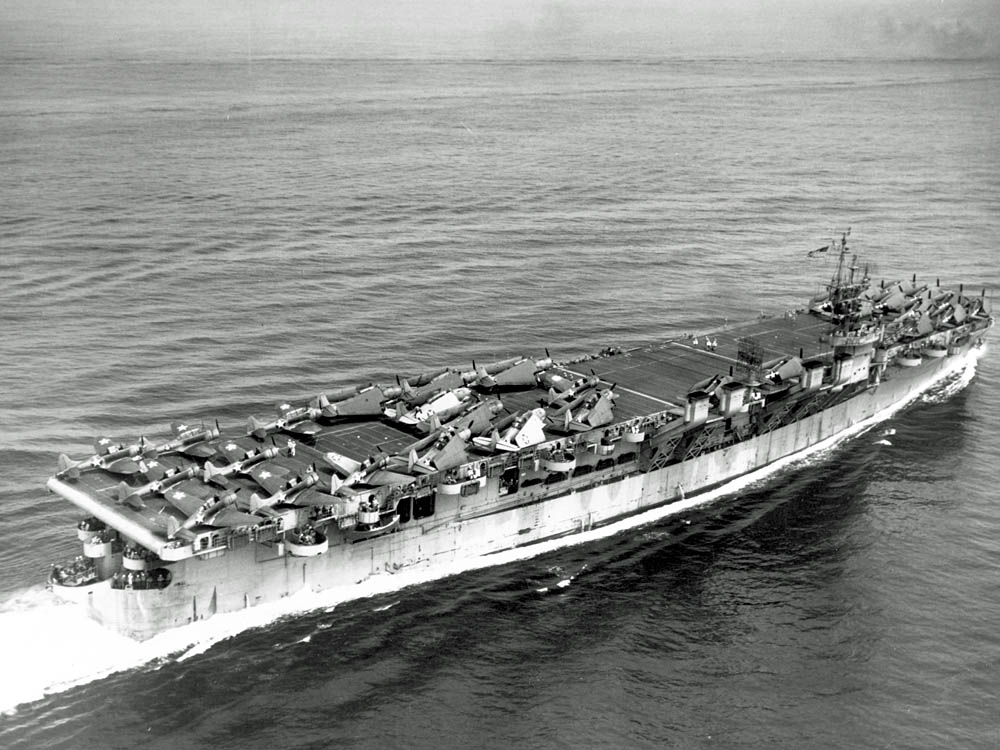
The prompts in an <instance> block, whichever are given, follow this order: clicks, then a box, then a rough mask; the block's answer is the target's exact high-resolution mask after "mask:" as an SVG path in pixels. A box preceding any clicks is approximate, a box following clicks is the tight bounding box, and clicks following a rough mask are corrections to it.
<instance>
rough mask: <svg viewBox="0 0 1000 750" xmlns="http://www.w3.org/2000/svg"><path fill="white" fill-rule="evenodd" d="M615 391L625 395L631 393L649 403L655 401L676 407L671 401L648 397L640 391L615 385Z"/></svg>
mask: <svg viewBox="0 0 1000 750" xmlns="http://www.w3.org/2000/svg"><path fill="white" fill-rule="evenodd" d="M615 390H616V391H625V393H631V394H632V395H634V396H640V397H642V398H648V399H649V400H650V401H656V402H657V403H659V404H665V405H666V406H677V404H675V403H673V402H672V401H664V400H663V399H662V398H657V397H656V396H650V395H649V394H647V393H642V392H641V391H633V390H632V389H631V388H626V387H625V386H623V385H616V386H615Z"/></svg>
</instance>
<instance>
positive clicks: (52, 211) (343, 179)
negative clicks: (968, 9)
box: [0, 57, 1000, 749]
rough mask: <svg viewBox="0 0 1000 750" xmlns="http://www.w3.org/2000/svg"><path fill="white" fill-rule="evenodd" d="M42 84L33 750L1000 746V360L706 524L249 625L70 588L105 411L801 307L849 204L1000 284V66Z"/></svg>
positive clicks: (436, 69)
mask: <svg viewBox="0 0 1000 750" xmlns="http://www.w3.org/2000/svg"><path fill="white" fill-rule="evenodd" d="M0 94H2V99H3V101H4V107H3V111H2V112H0V383H2V386H0V529H3V532H4V533H3V544H2V545H0V637H2V639H3V642H4V651H5V657H4V658H5V667H6V669H5V673H4V676H3V678H2V682H3V686H2V688H0V690H2V695H0V704H2V705H0V708H2V709H5V710H6V713H5V714H4V715H3V716H0V745H2V746H3V747H7V748H36V747H45V748H80V747H116V748H117V747H121V748H130V747H137V746H141V747H149V748H167V747H171V748H174V747H184V748H202V747H204V748H209V747H211V748H219V749H222V748H258V747H260V748H263V747H302V748H312V747H316V748H319V747H330V746H334V745H338V746H344V747H373V748H374V747H378V748H384V747H408V748H438V747H442V746H447V747H511V746H514V747H526V746H531V747H537V748H550V747H551V748H566V747H574V748H576V747H650V748H652V747H657V748H659V747H665V746H666V747H682V748H701V747H705V748H736V747H781V748H801V747H906V748H918V747H920V748H940V747H946V746H952V747H969V748H972V747H976V748H978V747H997V746H998V745H1000V723H998V720H997V709H996V696H997V694H998V692H1000V635H998V633H997V628H996V624H997V622H998V621H1000V588H998V570H1000V541H998V540H1000V520H998V513H997V510H996V507H997V497H996V487H997V479H998V473H1000V472H998V469H997V465H998V463H997V462H998V460H1000V437H998V431H997V424H998V418H1000V383H998V375H1000V361H998V358H997V355H996V354H995V353H994V352H995V351H996V348H995V347H994V350H993V351H989V350H988V351H987V353H986V354H985V355H984V357H983V358H982V359H981V360H980V362H979V367H978V370H977V372H976V374H975V377H974V378H972V379H971V382H969V381H968V380H963V381H962V382H960V383H958V384H953V385H952V386H950V387H945V388H942V389H939V390H938V391H936V392H935V393H933V394H930V395H929V396H928V397H927V398H925V399H923V400H921V401H920V402H918V403H917V404H916V405H914V406H913V407H912V408H911V409H909V410H907V411H905V412H903V413H901V414H899V415H897V416H896V417H895V418H893V419H892V420H891V421H890V422H889V423H886V424H885V425H883V426H880V427H879V428H877V429H876V430H874V431H872V432H869V433H866V434H864V435H862V436H860V437H858V438H856V439H855V440H853V441H851V442H849V443H846V444H844V445H842V446H840V447H839V448H838V449H836V450H834V451H832V452H829V453H827V454H824V455H821V456H814V457H812V458H810V459H809V460H808V461H806V462H804V463H802V464H800V465H797V466H795V467H791V468H788V469H784V470H782V471H781V472H779V473H778V474H777V475H775V476H773V477H772V478H771V479H770V480H769V481H767V482H764V483H760V484H756V485H752V486H749V487H745V488H742V489H740V490H739V491H738V492H735V493H733V494H731V495H728V496H725V497H723V498H721V499H719V500H717V501H716V502H714V503H712V504H710V505H708V506H705V507H702V508H700V509H698V510H697V511H696V512H691V513H687V514H685V516H684V517H683V518H668V519H665V520H664V521H662V522H660V523H658V524H654V525H651V526H646V527H642V528H638V529H634V530H632V531H629V532H625V533H622V534H618V535H615V536H611V537H609V538H605V539H602V540H597V541H593V542H590V543H588V544H584V545H580V546H572V547H566V548H563V549H560V550H556V551H552V552H549V553H546V554H545V555H543V556H541V557H537V558H533V559H528V560H520V561H516V562H510V563H508V564H505V565H501V566H499V567H491V568H486V569H481V570H474V571H467V572H464V573H460V574H458V575H455V576H452V577H449V578H446V579H444V580H439V581H436V582H429V583H424V584H423V585H419V586H414V587H408V588H404V589H402V590H400V591H396V592H387V593H377V594H374V595H373V596H371V597H369V598H364V599H360V600H355V601H352V602H346V603H341V604H338V605H337V606H335V607H334V606H326V607H319V608H318V609H313V610H311V611H308V612H306V613H304V614H300V615H297V616H287V617H282V618H278V619H276V620H274V621H272V622H266V621H262V622H255V623H245V624H244V625H243V626H242V627H237V628H236V629H235V630H234V631H233V634H231V637H228V638H226V639H223V640H217V639H216V642H214V643H211V641H199V639H200V638H202V636H200V635H198V634H194V635H191V636H190V637H189V638H187V639H186V640H185V638H186V636H181V637H180V638H179V639H175V640H173V641H169V642H167V643H160V644H158V645H153V646H150V645H149V644H144V645H143V646H142V647H138V646H136V645H135V644H131V643H130V642H127V641H124V640H123V639H120V638H117V637H115V636H111V635H109V634H106V633H104V632H103V631H101V630H100V629H99V628H97V627H96V626H94V625H91V624H90V623H88V622H86V621H84V620H83V619H82V618H80V616H79V614H78V613H77V612H76V611H75V610H74V609H73V608H72V607H69V606H66V605H57V604H56V603H55V602H54V601H53V600H51V599H50V598H49V595H48V594H47V593H46V592H45V591H44V587H43V581H44V578H45V576H46V574H47V571H48V567H49V565H50V564H51V563H52V562H53V561H55V560H58V559H62V558H65V557H68V556H71V555H73V554H76V550H77V542H76V539H75V533H74V524H75V521H76V519H77V517H78V513H77V512H76V511H75V510H74V508H73V507H72V506H70V505H69V504H68V503H66V502H63V501H60V500H59V499H57V498H55V497H54V496H52V495H49V494H47V493H46V492H45V490H44V482H45V480H46V478H47V477H48V476H50V475H51V474H52V473H54V471H55V469H56V457H57V455H58V454H59V453H62V452H65V453H68V454H70V455H76V456H80V455H84V454H86V453H87V451H88V450H89V448H90V445H91V441H92V439H93V438H94V437H95V436H97V435H105V434H107V435H112V436H119V435H120V436H136V435H139V434H154V433H159V432H162V431H163V430H165V429H166V426H167V425H168V424H169V423H170V421H172V420H174V419H181V418H183V419H188V420H190V419H204V420H206V421H210V420H212V419H215V418H218V419H220V420H221V421H222V422H223V423H228V424H240V423H242V421H243V420H245V418H246V417H247V416H248V415H249V414H257V415H265V414H267V413H269V412H270V410H271V409H272V406H273V404H274V403H276V402H277V401H278V400H279V399H289V398H290V399H300V400H306V399H308V398H310V397H312V396H313V395H315V394H316V393H317V392H320V391H323V390H327V389H330V388H333V387H336V386H338V385H344V384H351V383H357V382H367V381H369V380H379V379H382V380H386V379H391V378H392V377H393V376H394V374H395V373H407V372H413V371H417V370H420V369H423V368H425V367H427V366H433V365H436V364H448V365H465V364H467V363H468V362H469V361H470V360H471V359H472V358H477V359H487V358H491V357H494V356H496V357H502V356H507V355H513V354H519V353H528V354H540V353H541V352H542V351H543V349H544V348H545V347H548V348H549V349H550V350H551V352H552V354H553V356H554V357H556V358H557V359H569V358H571V357H574V356H578V355H581V354H585V353H589V352H593V351H597V350H598V349H600V348H603V347H605V346H608V345H621V346H629V345H635V344H639V343H642V342H646V341H651V340H655V339H657V338H661V337H664V336H667V335H674V334H678V333H682V332H687V331H692V332H694V331H698V330H704V329H707V328H710V327H715V326H718V325H720V324H722V323H723V322H724V321H725V320H727V319H728V320H736V319H740V318H745V317H752V316H754V315H758V314H760V312H761V311H766V312H771V313H778V312H780V311H782V310H784V309H789V308H793V307H798V306H801V305H802V304H803V302H804V300H805V299H807V298H808V297H809V296H811V295H812V294H814V293H815V292H816V291H817V289H818V288H819V285H820V284H821V283H822V282H823V281H824V280H825V279H826V277H827V274H828V273H829V270H830V269H829V267H828V266H827V265H825V263H824V262H823V261H822V260H819V259H817V260H810V259H808V258H807V257H806V253H807V251H809V250H811V249H813V248H815V247H817V246H819V245H823V244H826V242H827V241H828V240H829V238H830V236H831V234H832V233H833V232H839V231H841V230H843V229H846V228H847V227H848V226H850V227H852V228H853V230H852V234H851V239H852V241H853V244H854V246H855V249H857V250H858V251H859V252H860V253H862V254H863V255H864V256H865V258H867V259H868V260H870V261H872V262H873V263H875V264H876V265H877V267H878V269H879V277H885V278H893V279H894V278H902V277H909V276H910V275H911V274H913V273H916V274H917V275H918V277H920V278H922V279H924V280H925V281H933V280H934V279H936V278H938V277H940V278H941V281H942V283H948V284H953V285H958V284H959V283H965V284H966V288H967V290H968V289H969V288H972V289H975V290H976V291H977V293H978V291H979V290H980V289H985V293H986V294H987V295H991V294H994V293H995V290H996V289H997V288H998V286H1000V272H998V265H997V248H996V243H997V238H998V237H1000V157H998V154H1000V132H998V125H997V113H998V112H1000V66H998V64H997V63H996V62H975V61H967V62H949V61H913V60H899V61H891V60H890V61H863V60H853V61H800V62H795V61H782V62H780V63H778V62H774V61H770V60H765V59H719V60H686V59H664V60H659V59H645V60H627V59H618V60H604V61H602V60H531V61H511V62H501V61H490V60H486V61H440V62H434V61H405V60H397V61H378V60H368V61H352V60H283V59H272V60H254V61H253V62H252V64H249V63H248V62H247V61H241V62H238V63H220V62H205V61H203V62H199V61H197V60H196V61H191V62H184V63H181V62H139V61H127V60H116V59H105V58H101V57H92V58H86V59H79V60H74V59H69V60H66V59H64V60H62V61H61V62H52V61H49V60H46V59H44V58H32V57H24V58H16V59H5V60H3V75H2V77H0ZM887 430H894V431H895V432H894V433H893V434H891V435H887V434H884V433H885V432H886V431H887ZM570 576H573V579H572V583H571V584H570V585H569V586H566V587H565V588H560V589H557V590H555V591H552V590H551V584H552V583H553V582H554V581H558V580H565V579H568V578H569V577H570ZM546 587H550V591H549V592H546V593H542V592H540V591H539V589H543V588H546ZM251 625H252V627H251ZM199 642H202V643H203V645H202V646H201V647H199V646H198V644H199ZM192 645H193V646H194V648H191V647H192Z"/></svg>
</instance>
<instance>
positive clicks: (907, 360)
mask: <svg viewBox="0 0 1000 750" xmlns="http://www.w3.org/2000/svg"><path fill="white" fill-rule="evenodd" d="M923 361H924V360H923V357H921V356H920V352H918V351H914V350H913V349H908V350H906V351H905V352H903V353H902V354H900V355H899V356H898V357H897V358H896V364H898V365H899V366H901V367H919V366H920V363H921V362H923Z"/></svg>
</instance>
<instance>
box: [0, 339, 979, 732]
mask: <svg viewBox="0 0 1000 750" xmlns="http://www.w3.org/2000/svg"><path fill="white" fill-rule="evenodd" d="M975 364H976V360H975V358H974V357H973V358H970V359H969V360H968V365H967V366H966V367H961V368H958V369H956V371H955V372H953V373H951V374H950V375H948V376H946V377H944V378H942V379H941V380H939V381H938V383H937V384H935V385H934V386H932V387H931V388H930V389H928V390H927V391H926V392H925V393H924V394H922V395H918V396H917V397H920V398H923V399H924V400H925V401H933V402H939V401H943V400H946V399H947V398H950V397H951V396H953V395H954V394H955V393H957V392H958V391H960V390H962V388H964V387H965V386H966V385H968V384H969V382H970V381H971V380H972V377H973V375H974V373H975ZM904 405H905V404H898V405H896V406H894V407H893V408H891V409H888V410H886V411H884V412H882V413H880V414H877V415H875V416H874V417H872V418H870V419H868V420H865V421H864V422H859V423H858V424H856V425H854V426H853V427H852V428H851V429H850V430H848V431H846V432H844V433H841V434H840V435H837V436H835V437H833V438H830V439H828V440H825V441H823V442H821V443H817V444H816V445H813V446H811V447H810V448H808V449H806V450H804V451H801V452H799V453H797V454H795V455H793V456H789V457H788V458H785V459H782V460H780V461H777V462H776V463H774V464H771V465H769V466H767V467H765V468H762V469H759V470H757V471H755V472H752V473H750V474H747V475H744V476H742V477H739V478H737V479H735V480H733V481H732V482H729V483H727V484H725V485H723V486H722V487H719V488H717V489H715V490H712V491H711V492H706V493H702V494H698V495H695V496H694V497H690V498H682V499H680V500H678V501H676V502H674V503H671V504H669V505H666V506H663V507H660V508H654V509H652V510H648V511H646V512H644V513H641V514H639V515H636V516H632V517H630V518H627V519H624V520H622V521H619V522H617V523H614V524H610V525H608V526H602V527H600V528H597V529H592V530H590V531H586V532H581V533H579V534H574V535H572V536H568V537H563V538H560V539H554V540H551V541H549V542H543V543H539V544H535V545H531V546H529V547H521V548H517V549H512V550H507V551H505V552H500V553H497V554H493V555H488V556H483V557H473V558H469V559H465V560H461V561H456V562H454V563H450V564H443V565H442V564H438V565H434V566H432V567H430V566H429V567H423V568H412V569H404V570H401V571H397V572H394V573H389V572H382V573H379V574H376V575H374V576H372V577H371V578H369V579H368V580H366V581H363V582H361V583H359V584H357V585H355V586H352V587H349V588H339V589H329V590H326V591H322V592H312V591H303V592H300V593H298V594H295V595H293V596H289V597H286V598H284V599H281V600H280V601H278V602H274V603H272V604H264V605H260V606H257V607H253V608H250V609H246V610H242V611H240V612H233V613H227V614H221V615H215V616H214V617H212V618H211V619H208V620H203V621H201V622H197V623H193V624H191V625H187V626H184V627H181V628H175V629H173V630H170V631H167V632H165V633H161V634H160V635H158V636H156V637H154V638H152V639H150V640H148V641H144V642H141V643H140V642H136V641H133V640H131V639H129V638H126V637H124V636H121V635H117V634H115V633H112V632H111V631H109V630H106V629H104V628H103V627H102V626H100V625H99V624H97V623H96V622H94V621H92V620H91V619H89V618H88V617H87V616H86V614H85V613H84V611H83V609H82V608H81V607H79V606H77V605H75V604H70V603H65V602H61V601H59V600H57V599H56V598H55V597H54V595H52V594H51V593H50V592H48V591H46V590H45V589H44V588H43V587H40V586H39V587H35V588H32V589H28V590H26V591H22V592H20V593H19V594H17V595H15V596H14V597H12V598H10V599H9V600H7V601H6V602H3V603H0V633H3V634H4V635H5V636H6V642H7V643H8V644H12V645H14V646H15V647H13V648H9V649H8V650H7V652H6V664H5V667H6V668H5V670H4V671H5V679H4V680H3V681H2V683H0V712H4V713H11V712H16V707H17V706H18V705H21V704H24V703H29V702H32V701H36V700H40V699H42V698H44V697H45V696H47V695H51V694H54V693H58V692H62V691H64V690H68V689H70V688H72V687H75V686H79V685H83V684H86V683H88V682H91V681H93V680H97V679H101V678H103V677H106V676H108V675H110V674H113V673H115V672H121V671H125V670H130V669H137V668H141V667H145V668H147V669H160V668H163V667H164V666H166V665H177V664H179V663H183V662H184V661H186V660H188V659H191V658H193V657H195V656H197V655H199V654H201V653H204V652H205V651H207V650H208V649H209V648H211V647H212V646H213V645H215V644H216V643H219V642H220V641H223V640H226V639H227V638H231V637H233V636H235V635H237V634H239V633H242V632H244V631H246V630H249V629H252V628H258V627H263V626H266V625H269V624H272V623H274V622H275V621H277V620H280V619H281V618H284V617H289V616H292V615H296V614H301V613H304V612H309V611H316V610H321V609H324V608H325V609H327V610H328V611H329V610H331V609H333V608H335V607H336V606H337V605H338V604H341V603H343V602H345V601H350V600H356V599H363V598H367V597H373V596H377V595H381V594H386V593H391V592H394V591H399V590H401V589H404V588H406V587H409V586H414V585H417V584H422V583H426V582H428V581H432V580H436V579H440V578H445V577H448V576H451V575H456V574H458V573H463V572H466V571H471V570H478V569H481V568H487V567H493V566H497V565H504V564H508V563H512V562H517V561H520V560H526V559H529V558H532V557H536V556H538V555H542V554H545V553H547V552H552V551H554V550H557V549H560V548H563V547H569V546H573V545H577V544H585V543H588V542H592V541H596V540H599V539H604V538H607V537H611V536H614V535H617V534H621V533H623V532H625V531H628V530H629V529H634V528H637V527H641V526H646V525H649V524H652V523H655V522H657V521H660V520H662V519H664V518H667V517H669V516H673V515H676V514H679V513H683V512H685V511H687V510H690V509H691V508H695V507H698V506H702V505H705V504H708V503H711V502H713V501H715V500H716V499H718V498H720V497H722V496H726V495H732V494H734V493H739V492H741V491H743V490H745V489H747V488H749V487H754V486H757V485H759V484H760V483H761V482H762V481H763V480H765V479H768V478H770V477H771V476H772V475H773V474H775V473H776V472H780V471H783V470H786V469H788V468H793V469H798V468H802V467H803V466H808V465H809V464H812V463H815V462H817V461H820V460H824V459H825V458H826V457H827V456H828V454H829V453H830V452H831V451H832V450H834V449H835V448H836V447H837V446H839V445H840V444H841V443H843V442H844V441H846V440H849V439H851V438H852V437H855V436H857V435H859V434H861V433H864V432H866V431H867V430H869V429H871V428H872V427H874V426H875V425H877V424H879V423H880V422H883V421H884V420H886V419H888V418H890V417H891V416H892V415H893V414H894V413H895V412H896V411H898V410H899V409H901V408H902V407H903V406H904ZM580 572H582V571H580ZM573 578H575V576H568V575H565V576H562V577H559V576H556V575H554V576H553V581H552V582H550V585H547V586H545V587H544V589H545V591H558V590H560V589H564V588H565V587H566V586H568V585H569V584H570V583H571V582H572V581H573ZM542 588H543V587H540V586H539V587H536V589H537V590H539V591H541V590H542ZM395 603H396V602H394V604H395ZM387 610H391V605H390V607H379V608H377V609H376V610H375V611H379V612H385V614H386V616H387V617H391V616H392V613H391V611H387ZM299 643H301V644H303V646H304V647H310V638H303V639H301V640H300V641H299Z"/></svg>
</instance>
